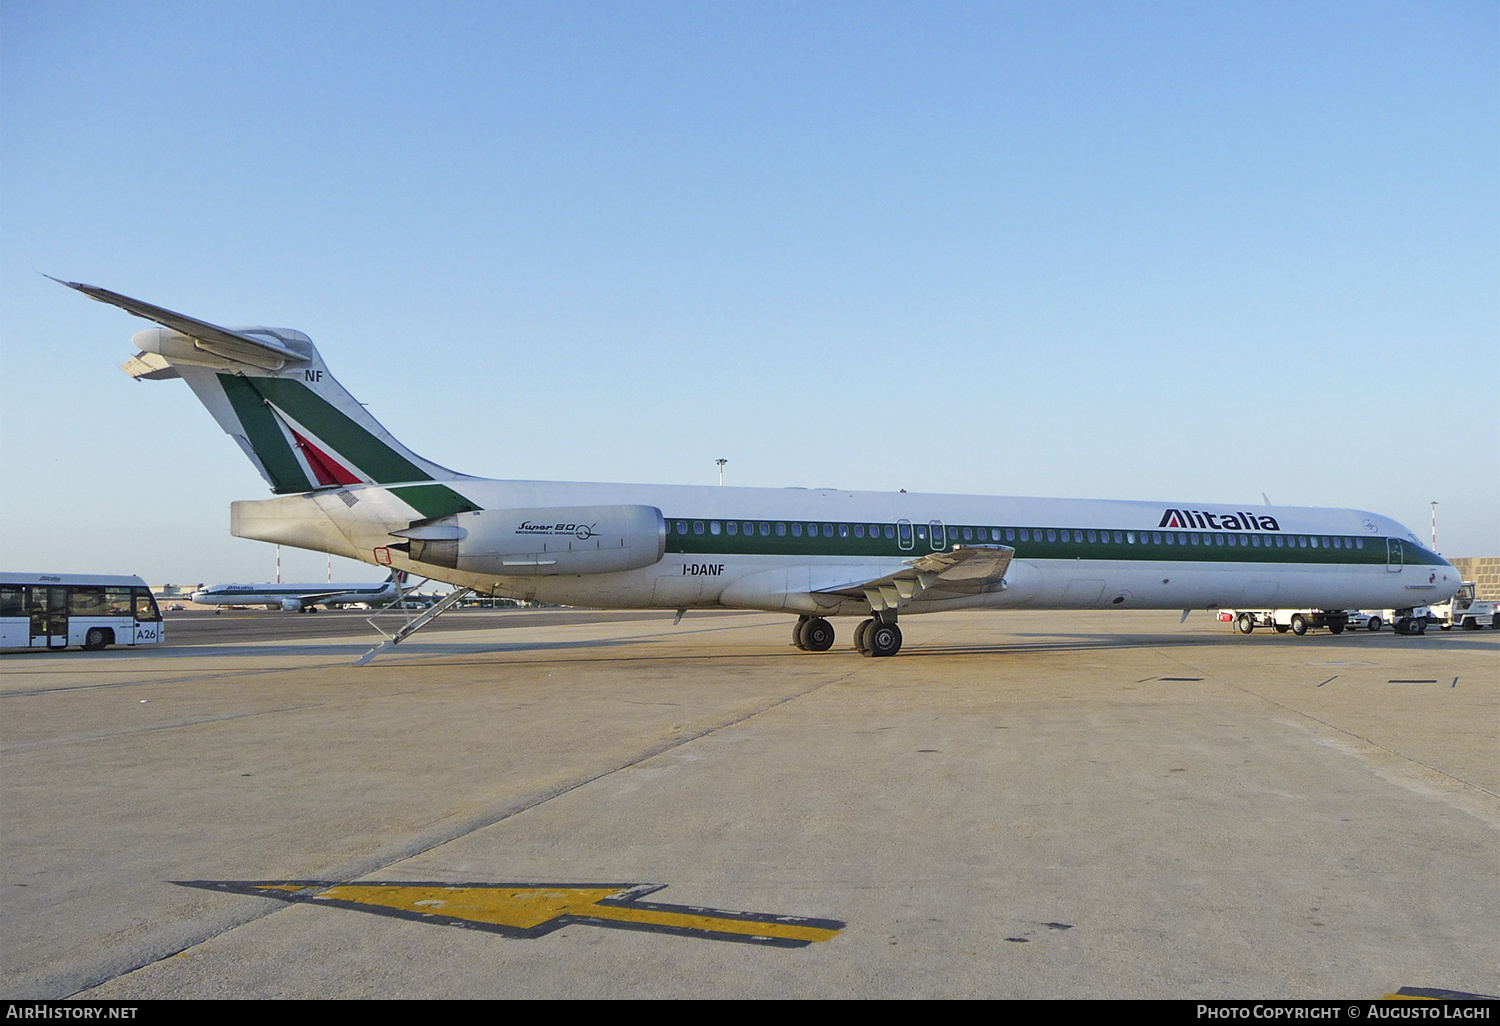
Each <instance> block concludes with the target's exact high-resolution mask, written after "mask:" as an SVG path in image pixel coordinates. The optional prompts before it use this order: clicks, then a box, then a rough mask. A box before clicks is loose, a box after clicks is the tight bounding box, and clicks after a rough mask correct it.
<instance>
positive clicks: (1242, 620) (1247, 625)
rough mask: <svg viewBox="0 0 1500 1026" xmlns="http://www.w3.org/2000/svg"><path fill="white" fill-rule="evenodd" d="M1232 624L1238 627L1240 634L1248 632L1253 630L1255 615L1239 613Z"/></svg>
mask: <svg viewBox="0 0 1500 1026" xmlns="http://www.w3.org/2000/svg"><path fill="white" fill-rule="evenodd" d="M1234 624H1235V626H1236V627H1238V628H1239V629H1240V633H1241V634H1249V633H1250V632H1251V631H1253V630H1255V617H1253V616H1251V615H1250V614H1249V613H1241V614H1240V615H1239V618H1238V619H1237V620H1235V621H1234Z"/></svg>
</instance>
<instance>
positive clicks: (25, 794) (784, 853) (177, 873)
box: [0, 612, 1500, 1000]
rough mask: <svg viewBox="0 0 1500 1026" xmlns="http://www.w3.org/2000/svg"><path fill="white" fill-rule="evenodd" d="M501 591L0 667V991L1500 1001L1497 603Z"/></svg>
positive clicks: (35, 656) (224, 621)
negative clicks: (892, 624)
mask: <svg viewBox="0 0 1500 1026" xmlns="http://www.w3.org/2000/svg"><path fill="white" fill-rule="evenodd" d="M326 615H327V614H319V615H318V617H316V618H315V617H297V616H294V615H287V616H285V617H284V618H283V619H282V620H281V621H280V622H282V623H290V624H297V623H299V622H301V624H302V625H303V626H302V627H299V628H297V630H305V629H306V628H307V627H309V626H310V623H309V621H312V620H315V619H316V620H317V622H318V623H319V624H320V625H322V624H324V623H325V622H327V623H331V622H334V621H333V620H332V618H330V619H329V620H328V621H324V620H323V619H321V618H322V617H324V616H326ZM468 615H470V614H465V613H455V614H452V618H451V619H449V618H445V619H443V620H439V621H438V622H437V624H436V625H435V626H434V627H432V628H430V629H429V630H427V631H424V632H423V633H421V634H419V635H417V636H416V637H414V638H413V639H411V640H410V641H408V642H407V643H406V644H404V645H402V646H401V648H400V649H399V650H397V651H396V652H394V653H390V654H387V655H383V656H381V657H379V658H378V659H376V660H375V661H374V662H373V663H371V664H369V665H367V666H364V667H354V666H352V665H350V664H351V662H352V661H353V660H354V658H356V657H357V656H358V655H360V654H362V653H363V652H364V651H365V650H367V649H368V648H369V647H370V645H371V644H372V640H371V637H370V635H369V634H368V633H367V632H368V628H366V627H364V624H363V622H362V620H357V619H355V618H353V617H351V618H349V620H348V626H349V629H350V631H349V633H348V634H345V635H344V636H338V635H330V636H313V637H306V636H303V637H297V636H293V635H295V633H296V632H295V631H294V630H292V629H291V628H287V629H286V631H285V636H277V635H276V629H275V623H276V622H277V621H276V620H274V619H269V618H265V617H262V618H260V619H259V620H257V621H255V622H256V623H257V624H258V626H257V628H256V630H257V631H262V630H263V631H265V632H267V633H265V634H258V633H257V634H251V633H247V632H246V631H245V630H244V626H245V622H244V621H241V620H236V619H234V618H227V617H225V618H218V620H219V623H218V625H217V626H212V627H203V628H194V631H179V632H177V633H176V634H174V633H173V631H172V625H171V622H170V621H169V624H168V639H169V644H168V645H166V646H164V647H161V648H157V649H143V650H139V651H131V650H119V649H112V650H110V651H107V652H102V653H77V652H70V653H24V654H19V655H8V656H5V657H4V658H3V660H0V834H3V836H0V846H3V852H4V873H3V877H0V880H3V884H0V885H3V887H4V895H5V901H4V903H3V906H0V993H3V995H4V996H5V997H7V998H26V999H34V998H57V997H66V996H78V997H85V998H101V999H102V998H107V999H122V1000H136V999H148V998H174V997H209V998H229V997H236V998H239V997H303V998H309V997H310V998H319V997H371V998H380V997H393V998H424V997H993V998H1006V997H1026V998H1041V997H1047V998H1051V997H1063V998H1066V997H1115V998H1120V997H1123V998H1132V997H1166V998H1211V997H1215V998H1256V997H1258V998H1273V997H1323V998H1338V999H1352V1000H1365V999H1371V998H1378V997H1381V996H1383V995H1386V994H1390V993H1393V992H1395V991H1396V990H1398V989H1399V988H1402V987H1431V988H1443V989H1448V990H1454V991H1462V992H1468V993H1482V994H1491V995H1494V994H1500V965H1497V961H1500V960H1497V958H1496V952H1497V951H1500V632H1494V631H1482V632H1472V633H1471V632H1463V631H1452V632H1450V633H1443V634H1440V633H1437V632H1436V631H1431V632H1429V633H1428V634H1427V635H1425V636H1423V637H1413V638H1405V637H1397V636H1395V635H1393V634H1391V633H1389V632H1383V633H1381V634H1375V635H1372V634H1369V633H1367V632H1346V633H1345V634H1343V635H1341V636H1338V637H1334V636H1332V635H1329V634H1327V633H1326V632H1316V633H1313V634H1309V635H1308V636H1306V637H1303V638H1297V637H1294V636H1292V635H1290V634H1288V635H1276V634H1272V633H1269V632H1264V631H1257V632H1256V633H1255V634H1253V635H1251V636H1249V637H1242V636H1239V635H1237V634H1235V633H1233V632H1232V631H1231V630H1230V629H1229V627H1228V625H1224V624H1219V623H1217V622H1215V621H1214V620H1213V619H1212V618H1211V617H1210V616H1209V615H1207V614H1205V613H1203V612H1197V613H1194V614H1193V615H1192V617H1191V618H1190V619H1189V620H1188V621H1187V623H1185V624H1181V625H1179V624H1178V622H1177V620H1178V615H1179V614H1175V613H1165V612H1124V613H1121V612H1098V613H1031V612H1026V613H946V614H938V615H931V616H924V617H913V618H910V619H908V620H904V621H903V623H902V627H903V630H904V632H905V634H906V647H905V648H904V649H903V651H902V652H901V654H900V655H898V656H896V657H895V658H893V659H868V658H861V657H860V656H858V655H857V654H855V653H854V652H853V651H852V649H851V648H850V647H849V638H850V633H851V630H852V628H853V626H854V621H850V620H840V621H836V626H837V628H838V631H839V640H838V643H837V644H836V646H835V648H834V649H833V650H832V651H830V652H826V653H819V654H813V653H803V652H798V651H796V650H795V649H793V648H792V647H791V646H790V645H789V644H788V643H787V642H788V640H789V637H790V630H791V618H790V617H786V616H773V615H766V614H755V613H744V614H714V615H702V616H694V615H692V614H689V615H688V617H687V618H686V619H685V620H684V621H683V622H682V623H681V624H680V625H679V626H677V627H673V626H672V625H671V614H670V613H665V614H657V615H653V616H647V617H642V616H639V615H632V616H625V617H622V616H617V615H612V614H605V613H589V614H582V613H570V614H568V615H567V616H565V617H561V618H559V617H557V616H556V615H552V616H550V617H549V615H548V614H538V613H529V612H513V613H506V614H485V615H490V616H496V617H499V616H504V617H506V619H505V620H504V621H503V624H504V625H503V626H501V625H500V623H501V622H500V621H497V623H496V624H495V625H492V626H488V627H481V626H477V624H478V623H479V621H467V622H464V623H462V624H460V623H459V622H458V618H459V617H465V616H468ZM445 624H455V625H457V626H461V627H464V628H466V629H447V628H445ZM319 630H320V631H322V630H324V628H323V627H321V626H320V627H319ZM189 636H191V643H187V642H188V638H189ZM252 637H253V638H259V639H260V640H251V638H252ZM375 640H378V639H375ZM392 884H400V885H403V886H391V885H392ZM636 885H651V886H654V887H657V888H659V889H656V890H654V892H651V893H647V892H648V891H650V890H651V888H650V887H648V886H636ZM725 910H727V912H726V911H725ZM788 917H791V918H788ZM757 938H758V939H757Z"/></svg>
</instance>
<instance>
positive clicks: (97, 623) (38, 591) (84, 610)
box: [0, 573, 162, 650]
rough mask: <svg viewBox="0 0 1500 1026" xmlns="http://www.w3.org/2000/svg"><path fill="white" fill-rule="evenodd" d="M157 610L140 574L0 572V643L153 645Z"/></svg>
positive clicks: (157, 639)
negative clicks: (125, 575)
mask: <svg viewBox="0 0 1500 1026" xmlns="http://www.w3.org/2000/svg"><path fill="white" fill-rule="evenodd" d="M161 640H162V623H161V611H160V610H159V609H158V608H157V606H156V599H155V598H153V597H152V595H151V589H150V588H147V587H146V582H145V581H143V580H141V579H140V578H139V577H118V576H102V575H88V574H18V573H3V574H0V648H12V649H14V648H52V649H62V648H67V647H68V646H69V645H77V646H79V647H80V648H86V649H91V650H94V649H101V648H104V647H105V646H107V645H155V644H159V643H160V642H161Z"/></svg>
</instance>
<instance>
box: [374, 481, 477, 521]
mask: <svg viewBox="0 0 1500 1026" xmlns="http://www.w3.org/2000/svg"><path fill="white" fill-rule="evenodd" d="M390 492H391V494H392V495H394V496H396V498H398V499H400V500H401V501H402V502H405V503H406V504H407V505H408V506H411V507H412V508H413V509H415V510H416V511H417V512H419V513H421V514H422V516H423V517H425V518H427V519H429V520H430V519H432V518H433V517H446V516H448V515H449V514H451V513H468V512H470V511H471V510H476V509H479V507H478V506H476V505H474V503H472V502H470V501H469V500H468V499H465V498H464V497H463V496H462V495H460V494H458V493H457V492H455V491H454V490H453V489H452V488H449V487H448V486H447V485H442V484H430V485H408V486H407V487H405V488H392V489H391V490H390Z"/></svg>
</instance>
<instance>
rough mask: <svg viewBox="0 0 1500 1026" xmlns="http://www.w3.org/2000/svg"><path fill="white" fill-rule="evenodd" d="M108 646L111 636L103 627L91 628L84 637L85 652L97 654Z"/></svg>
mask: <svg viewBox="0 0 1500 1026" xmlns="http://www.w3.org/2000/svg"><path fill="white" fill-rule="evenodd" d="M108 644H109V634H108V632H107V631H105V629H104V628H103V627H90V628H89V632H88V633H87V634H85V635H84V636H83V649H84V651H85V652H97V651H99V650H100V649H101V648H103V647H104V646H105V645H108Z"/></svg>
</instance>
